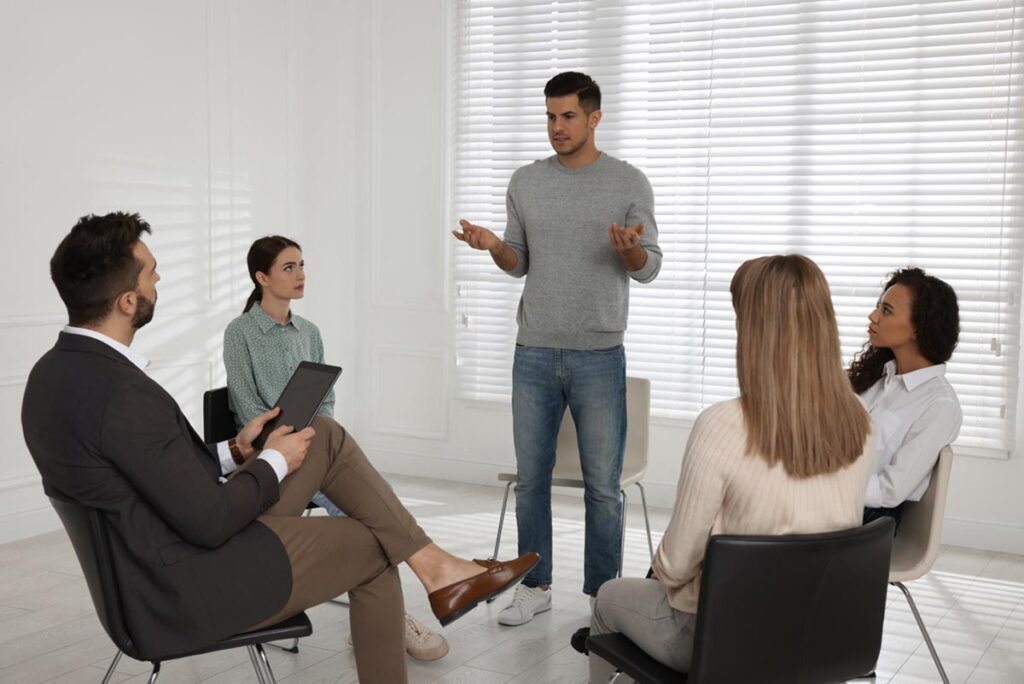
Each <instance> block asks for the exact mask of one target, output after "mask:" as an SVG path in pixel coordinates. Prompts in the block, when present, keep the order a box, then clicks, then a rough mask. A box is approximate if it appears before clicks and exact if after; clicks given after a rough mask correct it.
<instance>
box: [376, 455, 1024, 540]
mask: <svg viewBox="0 0 1024 684" xmlns="http://www.w3.org/2000/svg"><path fill="white" fill-rule="evenodd" d="M366 450H367V452H368V453H369V454H371V460H372V461H373V463H374V465H376V466H377V468H378V469H379V470H381V471H382V472H385V473H395V474H398V475H411V476H414V477H429V478H434V479H439V480H452V481H453V482H467V483H470V484H480V485H489V486H493V487H499V486H502V485H501V484H500V483H499V482H498V480H497V474H498V473H499V472H507V471H510V470H512V469H513V468H514V466H513V465H511V464H509V465H507V466H501V465H495V464H493V463H481V462H479V461H470V460H463V459H456V458H448V457H440V456H431V455H426V454H418V453H413V452H407V451H396V450H392V449H378V448H374V447H372V446H371V447H368V448H366ZM644 489H645V491H646V495H647V504H648V505H649V506H653V507H657V508H672V506H673V505H674V504H675V500H676V483H675V482H671V483H667V482H651V481H644ZM558 493H559V494H560V495H565V496H576V497H582V495H583V493H582V490H573V489H568V488H562V489H560V490H559V491H558ZM627 494H629V492H627ZM632 500H633V501H636V499H635V498H633V499H632ZM942 543H943V544H947V545H950V546H962V547H965V548H970V549H980V550H983V551H999V552H1002V553H1015V554H1019V555H1024V525H1007V524H1003V523H993V522H983V521H978V520H966V519H962V518H946V519H945V522H944V523H943V529H942Z"/></svg>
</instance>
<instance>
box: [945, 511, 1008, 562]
mask: <svg viewBox="0 0 1024 684" xmlns="http://www.w3.org/2000/svg"><path fill="white" fill-rule="evenodd" d="M942 543H943V544H947V545H949V546H964V547H966V548H969V549H983V550H985V551H999V552H1002V553H1015V554H1018V555H1024V525H1008V524H1006V523H993V522H983V521H979V520H968V519H965V518H946V519H945V521H944V522H943V524H942Z"/></svg>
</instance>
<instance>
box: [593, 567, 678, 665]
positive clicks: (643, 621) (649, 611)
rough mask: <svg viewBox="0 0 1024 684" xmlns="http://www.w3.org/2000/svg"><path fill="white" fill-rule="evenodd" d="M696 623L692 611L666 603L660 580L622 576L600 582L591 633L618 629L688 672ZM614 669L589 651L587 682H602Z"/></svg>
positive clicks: (661, 659)
mask: <svg viewBox="0 0 1024 684" xmlns="http://www.w3.org/2000/svg"><path fill="white" fill-rule="evenodd" d="M696 624H697V616H696V615H695V614H693V613H684V612H683V611H680V610H676V609H675V608H673V607H672V606H670V605H669V603H668V594H667V593H666V591H665V587H664V586H663V585H662V584H661V582H659V581H657V580H653V579H632V578H629V579H627V578H623V579H613V580H609V581H608V582H605V583H604V584H603V585H601V589H600V590H599V591H598V592H597V601H596V602H595V603H594V616H593V619H592V620H591V623H590V634H591V635H597V634H608V633H610V632H619V633H621V634H623V635H624V636H626V637H627V638H628V639H629V640H630V641H632V642H633V643H634V644H636V645H637V646H639V647H640V648H641V649H643V651H644V652H645V653H647V654H648V655H649V656H651V657H652V658H654V659H655V660H657V661H658V662H660V663H661V664H663V665H667V666H668V667H671V668H672V669H674V670H679V671H680V672H689V670H690V660H691V658H692V656H693V630H694V628H695V627H696ZM614 672H615V669H614V668H613V667H612V666H611V665H609V664H608V663H607V662H606V661H605V660H602V659H601V658H598V657H597V656H595V655H594V654H593V653H591V654H590V684H605V683H606V682H607V681H608V679H609V677H611V676H612V674H613V673H614ZM619 681H620V682H622V681H631V680H629V679H626V678H624V679H620V680H619Z"/></svg>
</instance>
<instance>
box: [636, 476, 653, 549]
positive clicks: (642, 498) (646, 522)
mask: <svg viewBox="0 0 1024 684" xmlns="http://www.w3.org/2000/svg"><path fill="white" fill-rule="evenodd" d="M636 486H637V489H639V490H640V502H641V503H642V504H643V508H644V526H645V527H646V528H647V550H648V551H650V552H651V564H652V565H653V564H654V542H653V541H652V540H651V519H650V518H649V517H647V495H646V494H645V493H644V486H643V484H642V483H640V482H637V483H636Z"/></svg>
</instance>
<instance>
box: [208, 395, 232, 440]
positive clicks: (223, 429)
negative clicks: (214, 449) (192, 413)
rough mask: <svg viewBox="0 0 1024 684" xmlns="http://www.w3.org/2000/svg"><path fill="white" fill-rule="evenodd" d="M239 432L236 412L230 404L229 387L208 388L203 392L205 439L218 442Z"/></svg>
mask: <svg viewBox="0 0 1024 684" xmlns="http://www.w3.org/2000/svg"><path fill="white" fill-rule="evenodd" d="M237 434H238V428H236V427H235V414H234V413H232V412H231V406H230V405H229V404H228V388H227V387H218V388H217V389H212V390H207V391H206V392H205V393H204V394H203V441H204V442H206V443H207V444H216V443H218V442H223V441H224V440H226V439H231V438H232V437H234V436H235V435H237Z"/></svg>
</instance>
